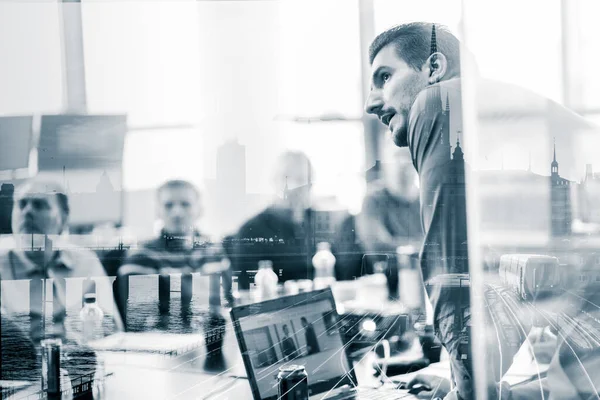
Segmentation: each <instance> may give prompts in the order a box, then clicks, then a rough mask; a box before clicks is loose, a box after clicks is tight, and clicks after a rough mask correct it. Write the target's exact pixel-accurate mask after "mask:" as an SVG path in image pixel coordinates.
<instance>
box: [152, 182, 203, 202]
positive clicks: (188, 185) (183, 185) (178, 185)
mask: <svg viewBox="0 0 600 400" xmlns="http://www.w3.org/2000/svg"><path fill="white" fill-rule="evenodd" d="M181 188H186V189H190V190H192V191H193V192H194V194H195V195H196V197H197V198H199V197H200V191H199V190H198V188H197V187H196V186H195V185H194V184H193V183H191V182H189V181H185V180H183V179H171V180H168V181H166V182H165V183H163V184H162V185H160V186H159V187H158V189H157V190H156V195H157V196H160V194H161V193H162V192H163V191H165V190H169V189H181Z"/></svg>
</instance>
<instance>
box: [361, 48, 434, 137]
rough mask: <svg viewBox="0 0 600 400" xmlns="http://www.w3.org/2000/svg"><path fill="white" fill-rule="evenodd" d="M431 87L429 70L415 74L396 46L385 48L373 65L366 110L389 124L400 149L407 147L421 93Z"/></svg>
mask: <svg viewBox="0 0 600 400" xmlns="http://www.w3.org/2000/svg"><path fill="white" fill-rule="evenodd" d="M427 85H428V79H427V71H415V70H414V69H413V68H411V67H410V66H409V65H408V64H406V62H405V61H404V60H402V59H401V58H400V57H399V56H398V54H397V51H396V49H395V48H394V46H393V44H388V45H387V46H385V47H384V48H382V49H381V50H380V51H379V53H377V55H376V56H375V58H374V59H373V64H372V65H371V92H370V94H369V98H368V99H367V103H366V105H365V111H366V112H367V113H369V114H374V115H376V116H377V117H378V118H379V120H380V121H381V122H382V123H383V124H385V125H387V126H388V127H389V129H390V132H391V134H392V139H393V141H394V143H395V144H396V145H397V146H400V147H405V146H408V116H409V114H410V108H411V107H412V104H413V103H414V101H415V99H416V98H417V95H418V94H419V92H421V91H422V90H423V89H425V88H426V87H427Z"/></svg>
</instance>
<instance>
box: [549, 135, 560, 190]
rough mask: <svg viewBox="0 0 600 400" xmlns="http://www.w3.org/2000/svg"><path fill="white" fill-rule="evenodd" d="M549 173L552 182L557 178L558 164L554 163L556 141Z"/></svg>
mask: <svg viewBox="0 0 600 400" xmlns="http://www.w3.org/2000/svg"><path fill="white" fill-rule="evenodd" d="M550 173H551V175H550V176H552V181H553V182H554V181H555V180H556V178H558V177H559V176H558V162H557V161H556V139H555V140H554V159H553V160H552V163H551V164H550Z"/></svg>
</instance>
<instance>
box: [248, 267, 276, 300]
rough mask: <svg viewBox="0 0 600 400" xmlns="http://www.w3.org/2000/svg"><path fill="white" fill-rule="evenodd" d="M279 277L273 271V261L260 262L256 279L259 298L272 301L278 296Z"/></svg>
mask: <svg viewBox="0 0 600 400" xmlns="http://www.w3.org/2000/svg"><path fill="white" fill-rule="evenodd" d="M278 281H279V277H278V276H277V274H276V273H275V271H273V261H271V260H261V261H259V262H258V272H257V273H256V276H255V277H254V282H255V283H256V288H257V289H258V293H257V294H258V296H259V297H260V298H261V299H263V300H266V299H270V298H273V297H275V296H276V295H277V282H278Z"/></svg>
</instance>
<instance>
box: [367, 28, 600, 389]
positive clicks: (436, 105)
mask: <svg viewBox="0 0 600 400" xmlns="http://www.w3.org/2000/svg"><path fill="white" fill-rule="evenodd" d="M369 58H370V63H371V68H372V75H371V92H370V95H369V98H368V100H367V103H366V105H365V108H366V112H367V113H369V114H374V115H376V116H377V117H378V118H379V119H380V121H381V122H382V123H383V124H385V125H386V126H388V127H389V130H390V133H391V135H392V139H393V141H394V142H395V144H396V145H397V146H399V147H408V148H409V150H410V154H411V158H412V162H413V165H414V167H415V169H416V170H417V172H418V174H419V179H420V191H421V220H422V225H423V230H424V234H425V241H424V244H423V247H422V250H421V269H422V274H423V280H424V281H425V283H426V284H427V289H428V293H429V298H430V300H431V303H432V307H433V313H434V315H433V317H434V326H435V329H436V333H437V334H438V336H439V337H440V340H441V342H442V344H443V345H444V346H445V347H446V349H447V350H448V353H449V354H450V362H451V371H452V378H453V381H454V383H455V390H454V391H452V392H451V393H450V394H449V395H448V398H459V399H471V398H474V395H475V394H474V387H473V386H474V383H473V370H472V365H471V360H470V359H471V354H469V353H468V350H467V351H465V349H468V348H470V345H471V343H470V337H471V335H470V310H469V306H468V305H469V304H470V301H468V297H466V298H465V296H469V294H470V293H469V290H468V288H467V290H463V287H462V286H461V285H462V284H461V285H459V284H457V283H456V282H458V281H460V282H462V281H463V280H464V281H465V283H466V282H468V275H467V274H468V273H469V262H468V261H469V260H468V251H467V250H468V249H467V239H468V236H467V214H466V198H465V197H466V196H465V183H466V182H465V170H466V169H467V168H468V164H467V163H465V155H464V153H463V150H462V149H463V148H462V146H461V143H464V141H463V138H462V137H461V132H462V101H461V79H460V74H461V71H460V45H459V42H458V40H457V38H456V37H455V36H454V35H452V34H451V33H450V32H449V31H448V30H447V29H445V28H443V27H440V26H437V25H433V24H430V23H423V22H416V23H410V24H405V25H399V26H397V27H394V28H391V29H389V30H387V31H385V32H383V33H381V34H380V35H379V36H377V37H376V38H375V40H374V41H373V42H372V44H371V46H370V49H369ZM476 95H477V107H478V110H480V109H483V105H486V106H487V109H488V111H489V109H491V110H494V111H497V110H500V111H504V112H506V110H514V104H515V102H516V100H518V99H523V98H526V99H527V102H528V103H529V104H528V107H529V108H530V110H534V109H541V110H548V115H550V116H551V117H552V118H553V120H554V121H558V122H559V123H556V124H554V125H557V126H560V132H556V131H554V132H555V133H556V134H557V135H564V136H563V137H564V138H565V139H564V140H570V139H569V137H570V135H571V134H572V133H573V132H576V131H577V129H581V127H583V126H584V125H585V124H584V123H583V122H584V121H582V118H580V117H578V116H577V115H575V114H574V113H572V112H570V111H569V110H566V109H565V108H564V107H562V106H560V105H558V104H556V103H554V102H552V101H550V100H548V99H545V98H542V97H541V96H538V95H535V94H532V93H531V92H528V91H526V90H523V89H520V88H518V87H514V86H511V85H506V84H501V83H498V82H493V81H486V80H483V79H477V80H476ZM481 103H483V105H482V104H481ZM510 116H511V115H510V113H509V114H508V117H510ZM545 122H546V121H545ZM494 128H496V130H494ZM497 128H498V121H496V124H495V125H493V124H490V125H489V126H486V125H485V124H484V123H482V124H480V126H479V131H478V134H479V136H480V137H481V140H480V146H481V145H484V146H485V147H486V148H488V149H490V148H494V147H497V146H499V145H502V144H503V143H502V140H503V139H504V137H503V135H499V134H498V131H497ZM550 128H552V126H550ZM488 129H489V130H488ZM541 133H542V135H543V134H546V133H547V132H546V131H542V132H541ZM507 134H508V132H507ZM510 134H511V135H512V137H513V138H514V137H527V135H531V134H532V132H531V127H530V125H527V124H519V125H517V124H515V125H512V126H511V131H510ZM544 139H549V138H544ZM548 142H550V141H549V140H548ZM556 169H558V167H557V166H556ZM476 234H479V232H477V233H476ZM465 276H466V277H467V278H466V279H465ZM486 290H487V287H486ZM458 292H460V295H458V294H457V293H458ZM461 303H462V304H461ZM465 305H466V306H465ZM486 310H487V312H486V314H485V316H484V317H486V318H488V321H487V322H489V323H488V324H486V326H487V327H493V326H494V325H493V324H492V323H491V321H490V315H489V312H490V311H491V312H494V311H493V310H490V309H489V308H488V309H486ZM490 329H492V328H490ZM495 334H496V333H495V332H488V333H487V334H486V339H487V340H490V341H491V340H495V339H494V338H493V336H495ZM465 344H467V346H465ZM499 345H500V346H501V345H502V343H499V344H498V343H497V344H495V345H487V346H486V348H485V349H478V352H479V353H480V354H479V355H480V356H482V357H484V358H485V359H486V361H487V366H488V368H487V371H486V373H488V374H487V376H486V379H487V382H488V384H489V389H490V392H489V393H490V394H489V396H492V397H490V398H498V396H499V395H500V396H501V397H502V398H505V396H507V395H512V398H513V399H516V398H519V399H520V398H537V397H539V396H540V394H542V392H545V393H546V394H547V390H548V388H547V387H546V383H545V382H541V381H536V382H532V387H529V388H528V387H526V386H527V385H523V387H519V389H516V388H513V389H511V390H509V389H508V388H507V385H506V384H502V385H501V386H497V385H495V384H494V381H498V380H499V379H500V376H501V375H502V374H503V373H504V372H505V371H506V369H507V368H508V365H509V364H508V363H504V364H503V363H502V362H501V361H500V362H499V360H501V358H500V357H499V354H498V353H499V351H502V350H501V349H500V348H499ZM566 347H567V346H562V348H563V350H566ZM557 354H559V353H558V352H557V353H556V354H555V357H554V360H553V364H554V363H555V362H556V364H557V365H559V366H560V363H561V358H563V357H562V355H561V357H557ZM592 360H595V359H592ZM509 362H510V361H509ZM494 368H497V370H494ZM595 370H597V368H596V369H595ZM551 371H559V369H558V368H557V369H553V368H552V367H551V369H550V370H549V372H548V375H549V376H550V374H551ZM592 371H594V369H593V368H590V369H589V370H588V372H592ZM595 375H598V377H596V376H593V377H592V380H593V381H594V385H596V386H595V387H596V388H598V387H600V383H597V382H600V374H595ZM563 376H564V374H563ZM542 381H545V380H542ZM548 382H550V386H552V381H550V380H548ZM554 382H558V381H557V380H554ZM536 385H537V387H536ZM433 386H434V387H435V385H433ZM563 386H564V385H563ZM523 388H525V389H531V390H526V394H524V395H522V397H519V396H520V395H521V394H520V393H521V392H522V389H523ZM549 390H550V392H551V393H559V392H560V390H562V389H561V388H560V385H559V384H556V386H555V387H554V388H552V387H550V389H549ZM509 392H510V393H509ZM437 395H438V396H439V392H438V394H437ZM489 396H488V397H489ZM523 396H524V397H523ZM557 398H559V397H557ZM560 398H563V397H560ZM564 398H572V397H564Z"/></svg>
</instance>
